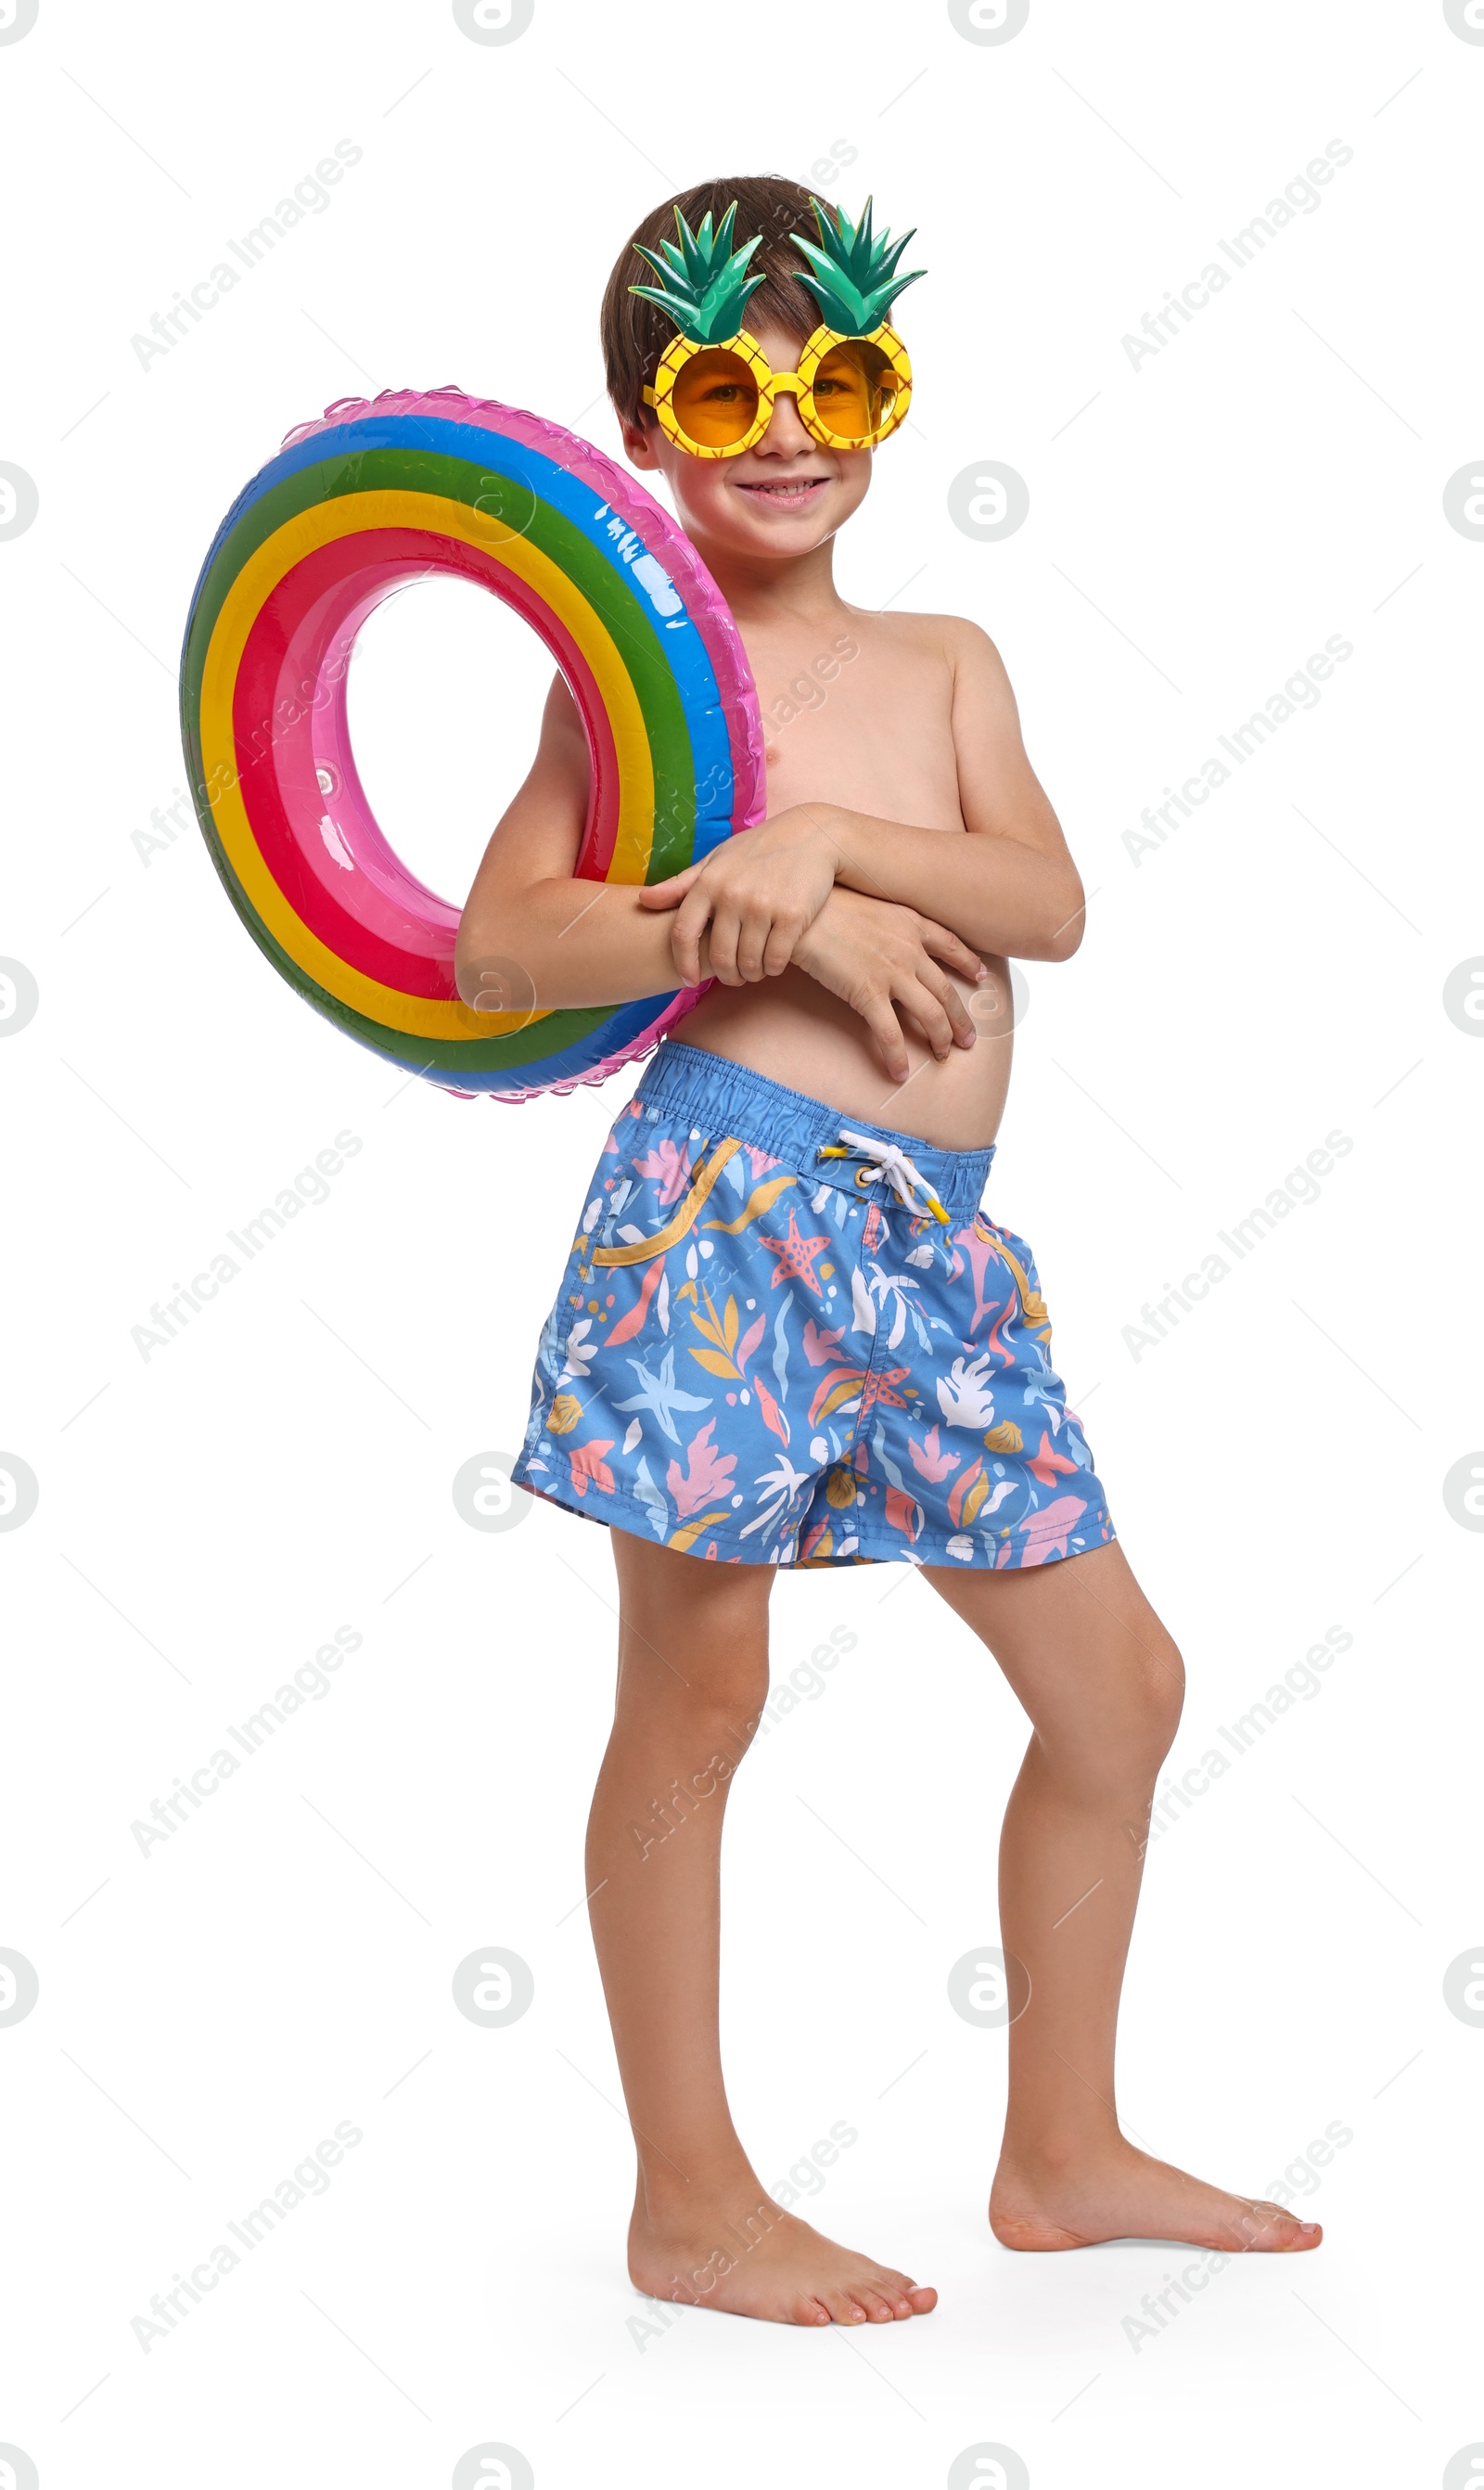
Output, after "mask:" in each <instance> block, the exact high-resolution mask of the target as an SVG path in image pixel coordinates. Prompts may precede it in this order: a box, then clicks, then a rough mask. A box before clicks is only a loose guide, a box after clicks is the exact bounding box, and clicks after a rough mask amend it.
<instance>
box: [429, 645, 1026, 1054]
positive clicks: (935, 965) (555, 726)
mask: <svg viewBox="0 0 1484 2490" xmlns="http://www.w3.org/2000/svg"><path fill="white" fill-rule="evenodd" d="M587 789H588V760H587V739H586V736H585V733H584V730H583V722H582V719H581V716H580V715H579V713H578V709H577V705H576V703H575V701H574V700H573V698H572V695H571V693H570V692H569V691H568V689H567V686H566V684H565V683H564V682H563V680H561V678H560V676H558V677H557V680H555V682H554V683H553V685H552V688H551V691H550V693H549V694H548V697H547V703H546V709H545V712H544V714H543V717H542V722H541V739H540V743H539V746H538V748H537V752H536V758H535V761H534V763H533V764H532V766H531V768H530V771H529V773H528V777H527V779H526V782H525V785H524V786H523V787H522V788H521V790H520V792H519V794H518V795H517V796H516V797H515V799H514V801H513V802H512V803H511V805H510V806H509V808H508V810H507V811H506V813H505V814H504V817H503V819H502V820H501V821H500V823H499V826H498V828H497V829H496V831H495V834H494V836H493V838H492V839H491V840H490V844H489V846H488V847H487V848H486V850H485V853H484V857H483V860H482V862H481V864H480V866H479V870H478V872H477V874H476V875H475V876H474V883H473V887H472V889H471V892H470V894H469V900H468V904H467V905H466V907H465V910H464V914H463V917H462V920H461V922H460V925H459V935H458V943H457V948H456V951H455V959H454V967H455V975H456V978H457V982H458V989H459V993H460V995H461V997H462V998H463V999H464V1001H465V1002H467V1003H469V1004H471V1006H472V1007H473V1008H474V1009H475V1010H476V1011H477V1010H478V1009H480V1007H481V1002H482V1005H483V1008H484V1009H486V1010H494V1011H508V1010H518V1011H520V1010H530V1009H540V1010H550V1011H557V1010H562V1009H567V1008H571V1007H572V1006H574V1005H582V1004H592V1003H621V1002H633V1001H638V1000H641V999H644V998H646V997H648V996H650V995H662V994H668V993H670V992H671V991H672V990H673V989H674V987H675V986H676V985H677V984H679V983H680V982H681V980H680V976H679V972H678V970H676V967H675V963H674V959H673V957H672V955H671V928H672V926H673V923H674V917H673V913H672V912H671V913H656V912H655V911H654V910H653V909H652V908H645V907H643V906H642V904H641V888H642V885H638V884H628V883H594V882H586V881H580V880H578V879H577V877H576V876H575V875H574V874H573V871H572V866H573V862H574V859H575V857H576V855H577V850H578V844H579V841H580V840H581V837H582V832H583V825H584V822H585V819H586V812H587ZM800 949H801V956H800V958H799V961H798V966H799V967H800V968H802V969H804V970H806V972H807V973H808V974H809V975H811V976H812V977H813V978H814V979H815V981H816V983H818V984H819V985H821V986H824V987H826V988H827V989H828V990H829V991H830V992H831V993H832V994H836V995H838V996H840V997H841V998H842V999H843V1000H844V1001H845V1002H847V1003H848V1004H849V1005H850V1007H851V1009H852V1010H854V1011H857V1012H859V1013H860V1015H861V1017H862V1018H863V1019H864V1020H865V1021H866V1023H867V1024H868V1026H869V1027H870V1029H871V1031H872V1034H873V1035H874V1037H875V1039H876V1042H877V1045H878V1047H879V1049H880V1052H881V1057H882V1060H883V1062H884V1064H885V1065H886V1068H887V1070H888V1071H889V1072H890V1073H891V1074H892V1075H893V1076H894V1077H895V1078H897V1079H899V1080H900V1079H902V1078H903V1077H904V1076H905V1072H906V1068H907V1067H906V1050H905V1048H904V1046H903V1044H902V1040H901V1024H900V1021H899V1017H898V1015H899V1013H902V1014H905V1015H906V1017H907V1019H908V1020H909V1022H910V1023H911V1024H912V1025H913V1026H914V1027H915V1028H918V1029H920V1030H921V1032H922V1034H923V1036H924V1038H925V1039H926V1040H927V1042H928V1045H929V1046H930V1047H931V1049H932V1051H933V1053H934V1055H936V1056H938V1057H940V1058H941V1057H946V1056H947V1055H948V1054H949V1053H950V1051H951V1049H952V1048H953V1046H954V1045H955V1044H957V1045H959V1046H964V1045H972V1043H973V1039H974V1026H973V1023H972V1021H971V1020H970V1018H969V1015H968V1011H967V1009H966V1007H965V1005H964V1002H963V1000H962V998H961V997H960V996H959V995H958V993H957V992H956V988H955V987H954V986H953V984H952V983H951V982H950V976H951V974H952V975H953V976H957V977H961V978H963V979H965V980H966V981H967V982H968V983H970V984H973V983H974V982H975V980H976V979H977V978H978V977H979V976H980V975H981V974H982V973H983V970H982V966H981V962H980V960H979V957H978V955H977V953H975V952H973V951H971V950H969V949H968V948H967V946H966V945H965V944H964V943H963V942H961V941H959V939H958V937H957V936H956V934H951V933H949V932H948V931H947V930H946V928H944V927H942V926H940V925H935V924H934V923H932V922H931V920H930V919H928V918H927V917H924V916H920V915H919V914H918V913H917V912H915V911H914V910H912V909H908V908H901V907H898V906H896V905H895V904H893V903H891V902H888V901H882V900H875V899H871V898H870V897H864V896H862V895H861V894H859V893H857V892H855V891H852V890H844V889H841V890H837V891H835V892H832V894H831V896H830V898H829V900H828V901H827V902H826V904H825V907H824V909H823V910H822V911H821V912H820V914H819V916H818V917H817V918H816V919H815V922H814V924H813V927H812V928H811V940H810V941H809V942H808V944H806V945H801V946H800ZM699 964H700V974H701V976H702V977H707V976H709V975H710V974H711V973H712V971H711V966H710V961H709V957H708V955H707V949H706V943H705V941H704V939H702V941H701V945H700V963H699ZM512 970H514V971H515V972H516V973H515V976H514V978H513V979H512V975H511V971H512Z"/></svg>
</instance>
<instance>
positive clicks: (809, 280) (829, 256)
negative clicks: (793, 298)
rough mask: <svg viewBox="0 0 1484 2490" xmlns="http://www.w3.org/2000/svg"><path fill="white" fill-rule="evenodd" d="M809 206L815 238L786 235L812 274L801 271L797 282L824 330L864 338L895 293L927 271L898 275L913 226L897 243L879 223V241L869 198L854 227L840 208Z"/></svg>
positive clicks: (813, 202) (886, 311)
mask: <svg viewBox="0 0 1484 2490" xmlns="http://www.w3.org/2000/svg"><path fill="white" fill-rule="evenodd" d="M809 204H810V206H811V207H812V208H813V212H814V222H815V223H816V224H817V226H818V228H819V241H818V242H817V243H813V242H809V241H808V240H806V238H805V236H804V235H803V234H797V233H796V234H794V235H792V236H791V237H790V239H791V240H792V241H793V242H795V243H796V244H797V245H798V247H799V249H800V250H801V251H802V252H803V253H804V256H805V258H806V259H807V260H808V262H809V264H810V267H811V268H812V269H813V272H814V273H813V275H812V276H806V275H803V274H802V272H801V274H800V277H799V282H800V284H801V285H806V286H807V287H808V288H809V291H810V293H811V294H812V295H813V298H814V301H815V302H816V303H817V304H818V305H819V312H820V317H821V318H822V320H823V321H824V324H825V327H826V328H827V329H834V330H836V331H837V332H838V333H839V334H840V335H841V336H843V337H869V336H870V333H871V331H872V330H873V329H879V328H880V327H881V325H882V322H883V321H884V320H886V319H887V318H888V317H889V316H890V313H891V308H892V304H894V302H895V301H896V299H897V297H898V295H899V294H900V293H902V292H903V291H904V290H905V288H906V287H907V286H909V285H915V284H916V283H917V280H918V278H919V277H920V276H926V275H927V274H928V272H927V270H926V269H925V268H914V269H913V270H911V271H910V273H909V274H908V275H905V276H899V275H898V274H897V267H898V262H899V260H900V258H901V254H902V252H903V251H904V250H905V249H906V246H907V245H908V243H909V242H910V241H911V239H912V236H913V234H914V233H916V231H917V227H916V226H915V225H913V226H912V227H911V229H910V230H909V231H908V232H906V233H904V234H903V235H902V236H901V239H900V241H899V242H892V241H891V240H890V238H889V236H888V234H887V232H886V230H885V228H884V227H883V229H882V232H881V234H880V237H879V239H878V238H877V237H876V236H875V235H874V234H873V233H872V231H871V225H870V199H868V200H867V202H866V205H865V208H864V210H863V211H862V215H861V221H860V223H859V224H858V225H853V224H852V223H851V222H850V219H849V217H847V216H846V214H845V212H844V209H843V208H837V209H836V210H835V212H834V215H833V217H832V216H831V212H830V210H829V209H828V208H826V207H824V206H822V205H821V204H820V202H819V200H818V199H811V200H810V203H809Z"/></svg>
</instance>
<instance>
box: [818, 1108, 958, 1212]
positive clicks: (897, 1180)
mask: <svg viewBox="0 0 1484 2490" xmlns="http://www.w3.org/2000/svg"><path fill="white" fill-rule="evenodd" d="M842 1144H848V1147H844V1146H842ZM819 1156H820V1157H821V1158H822V1159H847V1158H851V1157H860V1158H864V1159H867V1160H869V1161H870V1168H869V1170H868V1169H867V1168H863V1169H862V1170H861V1172H860V1177H859V1181H860V1182H861V1183H862V1184H875V1183H876V1182H877V1181H878V1180H879V1179H880V1178H881V1177H882V1176H884V1177H885V1178H886V1181H887V1183H888V1184H889V1185H890V1186H891V1188H892V1191H893V1192H894V1193H895V1194H896V1196H897V1199H898V1201H899V1202H900V1203H901V1205H902V1208H903V1209H904V1210H910V1211H912V1212H913V1213H914V1215H915V1216H916V1217H918V1218H921V1217H922V1216H923V1212H924V1208H925V1205H924V1203H922V1202H919V1201H918V1199H917V1196H918V1192H919V1189H921V1191H922V1192H923V1193H924V1194H925V1195H926V1196H927V1202H926V1208H927V1209H928V1210H930V1211H931V1213H932V1215H933V1217H934V1219H937V1220H940V1221H941V1222H942V1224H943V1226H944V1227H945V1228H946V1227H947V1226H948V1213H947V1211H946V1210H945V1209H944V1207H943V1204H942V1203H941V1202H940V1201H939V1200H938V1197H937V1195H936V1194H935V1193H934V1192H933V1189H932V1187H931V1185H930V1184H929V1183H928V1179H927V1177H926V1176H925V1175H921V1174H919V1173H918V1171H917V1169H916V1168H915V1167H914V1166H913V1164H912V1161H911V1160H910V1159H909V1158H908V1156H907V1154H906V1151H905V1150H903V1149H899V1147H898V1145H897V1144H896V1143H895V1142H873V1141H871V1140H870V1139H869V1137H868V1136H867V1135H866V1134H865V1133H852V1132H850V1131H848V1130H847V1128H846V1127H845V1126H844V1125H843V1124H842V1126H841V1128H840V1142H839V1143H833V1142H829V1143H826V1144H824V1145H823V1146H822V1147H821V1149H820V1151H819Z"/></svg>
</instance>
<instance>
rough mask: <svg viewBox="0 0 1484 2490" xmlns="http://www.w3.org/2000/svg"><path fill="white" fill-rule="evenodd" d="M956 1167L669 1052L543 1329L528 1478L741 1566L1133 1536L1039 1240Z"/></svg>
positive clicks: (974, 1555)
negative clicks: (1090, 1427) (1114, 1504)
mask: <svg viewBox="0 0 1484 2490" xmlns="http://www.w3.org/2000/svg"><path fill="white" fill-rule="evenodd" d="M993 1155H994V1153H993V1150H992V1149H985V1150H941V1149H936V1148H933V1147H932V1146H931V1145H930V1144H927V1143H924V1142H919V1141H916V1140H915V1139H913V1138H911V1137H909V1136H904V1135H900V1134H894V1133H892V1132H890V1131H888V1130H887V1129H886V1128H885V1127H883V1126H878V1125H871V1124H866V1125H861V1124H858V1123H855V1122H853V1121H851V1119H849V1118H848V1117H842V1116H841V1115H839V1114H838V1113H837V1112H836V1110H835V1109H833V1108H830V1107H826V1106H824V1105H822V1104H821V1102H820V1101H819V1100H817V1099H814V1098H806V1097H803V1096H801V1095H799V1094H798V1093H797V1092H795V1091H793V1090H789V1089H785V1088H784V1087H782V1086H780V1085H779V1084H778V1083H776V1082H772V1081H768V1080H765V1079H764V1078H763V1077H762V1076H761V1075H760V1074H759V1073H756V1072H752V1071H750V1070H748V1069H747V1068H746V1067H745V1066H743V1065H739V1064H735V1063H731V1062H729V1061H728V1060H727V1059H726V1058H725V1057H718V1056H713V1055H709V1054H706V1053H704V1052H703V1051H702V1050H700V1049H699V1048H696V1047H687V1046H684V1045H681V1044H679V1043H678V1042H677V1041H676V1040H674V1039H671V1040H669V1041H668V1042H667V1043H666V1044H665V1045H664V1046H663V1047H662V1048H661V1050H660V1052H659V1054H658V1055H657V1057H655V1059H654V1061H653V1062H652V1063H651V1065H650V1066H649V1068H648V1070H647V1071H646V1073H645V1075H644V1078H643V1080H642V1083H641V1085H640V1087H639V1090H638V1092H637V1094H636V1095H635V1097H633V1098H632V1099H631V1100H630V1102H629V1104H628V1105H627V1106H626V1107H625V1108H624V1109H623V1110H622V1111H621V1113H620V1115H619V1116H618V1119H617V1122H616V1123H615V1124H614V1130H613V1132H612V1134H611V1135H610V1137H609V1140H608V1142H607V1144H606V1146H605V1148H604V1152H603V1156H602V1158H601V1160H600V1162H599V1165H598V1169H597V1171H596V1173H595V1174H594V1176H593V1180H592V1184H591V1187H590V1189H589V1193H588V1197H587V1202H586V1206H585V1210H584V1213H583V1220H582V1228H581V1232H580V1233H579V1235H578V1237H577V1239H576V1241H575V1243H574V1245H573V1248H572V1252H571V1256H570V1258H569V1259H568V1263H567V1268H566V1271H565V1273H564V1275H563V1278H562V1283H561V1288H560V1289H559V1291H558V1293H557V1302H556V1305H555V1306H554V1307H553V1309H552V1313H551V1316H550V1317H549V1318H548V1321H547V1324H546V1328H545V1331H544V1332H543V1334H542V1338H541V1344H540V1348H539V1351H538V1354H537V1359H536V1371H535V1377H534V1383H533V1387H532V1394H531V1407H530V1422H529V1425H528V1429H527V1432H526V1440H525V1444H524V1447H523V1449H522V1451H521V1454H520V1456H519V1458H518V1460H517V1462H516V1464H515V1469H514V1477H515V1479H516V1481H517V1482H518V1483H519V1484H520V1485H522V1486H524V1487H527V1488H528V1489H530V1490H531V1491H532V1492H533V1493H535V1494H538V1495H543V1496H546V1497H549V1498H550V1499H552V1500H553V1501H554V1502H556V1503H557V1504H562V1505H565V1506H567V1507H568V1508H569V1510H571V1511H572V1512H574V1513H581V1514H583V1515H585V1516H586V1517H587V1518H588V1519H589V1520H594V1521H603V1522H608V1523H614V1524H616V1525H617V1526H618V1527H619V1528H620V1529H623V1530H628V1531H633V1532H635V1533H636V1534H638V1535H640V1536H644V1535H647V1536H650V1537H652V1538H653V1539H655V1540H657V1541H658V1542H660V1543H661V1544H662V1545H663V1546H665V1547H668V1548H674V1549H681V1550H686V1551H689V1552H690V1553H691V1554H693V1555H698V1556H703V1557H711V1558H715V1559H721V1560H724V1561H728V1562H731V1563H743V1564H766V1565H823V1564H829V1565H840V1564H869V1563H874V1562H879V1561H882V1560H893V1559H896V1560H901V1559H905V1560H907V1561H908V1562H911V1563H917V1564H933V1565H963V1566H977V1567H980V1568H989V1567H993V1568H1001V1567H1013V1566H1023V1565H1042V1564H1046V1563H1048V1562H1050V1561H1051V1560H1053V1559H1055V1558H1059V1557H1064V1556H1072V1555H1076V1554H1077V1553H1079V1552H1080V1551H1081V1550H1082V1549H1088V1548H1095V1547H1099V1546H1100V1545H1101V1544H1102V1543H1103V1542H1104V1541H1106V1540H1110V1539H1111V1538H1112V1537H1113V1535H1114V1533H1113V1526H1112V1523H1111V1521H1110V1520H1109V1518H1108V1510H1107V1499H1106V1497H1105V1496H1104V1494H1103V1491H1102V1488H1101V1486H1100V1484H1099V1480H1098V1478H1097V1475H1096V1473H1095V1471H1094V1469H1093V1461H1092V1455H1091V1453H1090V1452H1089V1450H1088V1446H1087V1439H1086V1437H1085V1436H1084V1434H1083V1433H1082V1429H1081V1426H1080V1424H1079V1422H1078V1420H1077V1419H1076V1418H1075V1417H1074V1416H1073V1414H1072V1413H1071V1411H1070V1409H1069V1408H1068V1407H1067V1404H1066V1398H1065V1395H1064V1392H1063V1389H1062V1384H1061V1381H1060V1378H1059V1377H1058V1375H1057V1374H1056V1372H1055V1370H1054V1369H1053V1367H1052V1364H1051V1360H1050V1355H1049V1346H1050V1339H1051V1332H1050V1325H1049V1323H1048V1321H1047V1319H1046V1310H1045V1306H1044V1304H1043V1303H1042V1296H1041V1290H1040V1286H1039V1283H1038V1280H1037V1274H1036V1265H1035V1262H1034V1260H1033V1259H1032V1255H1031V1251H1030V1248H1029V1246H1028V1245H1027V1244H1026V1243H1025V1242H1024V1240H1023V1239H1022V1238H1021V1237H1019V1236H1016V1235H1015V1234H1014V1233H1013V1231H1011V1230H1009V1229H1006V1228H1002V1227H999V1226H997V1225H996V1224H995V1223H994V1222H992V1221H990V1220H989V1219H987V1218H986V1217H985V1214H984V1212H983V1210H982V1209H981V1208H980V1206H979V1204H980V1197H981V1195H982V1194H983V1191H984V1187H985V1179H986V1177H987V1174H988V1171H989V1164H990V1161H991V1159H992V1158H993Z"/></svg>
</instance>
